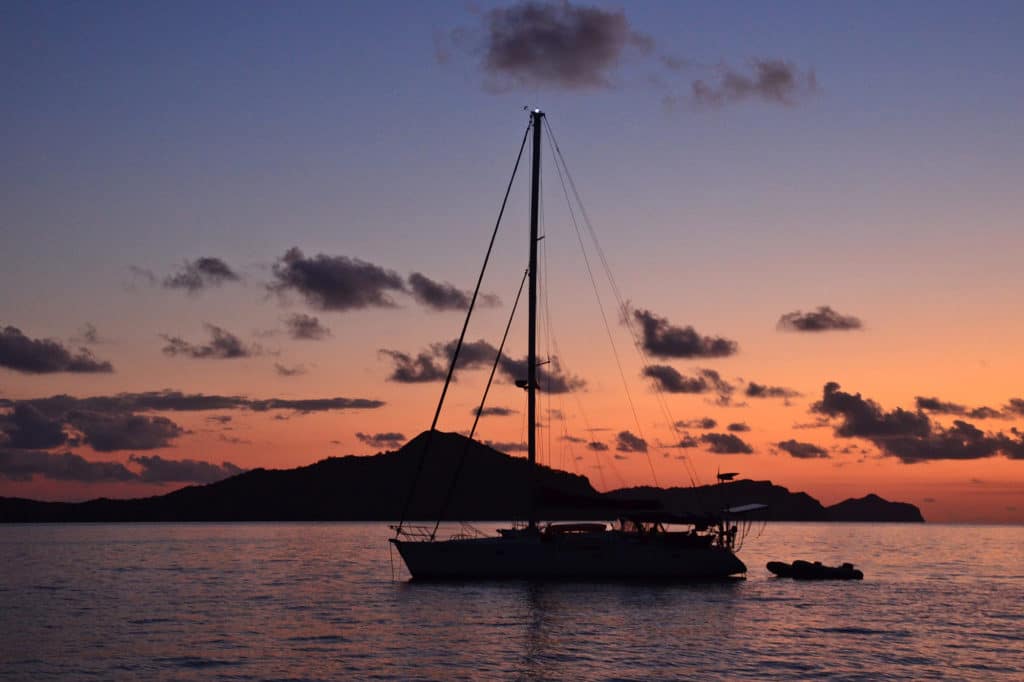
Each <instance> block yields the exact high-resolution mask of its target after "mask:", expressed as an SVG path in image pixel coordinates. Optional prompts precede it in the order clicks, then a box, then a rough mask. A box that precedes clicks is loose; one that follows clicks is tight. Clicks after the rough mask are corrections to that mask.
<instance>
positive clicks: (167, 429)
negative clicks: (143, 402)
mask: <svg viewBox="0 0 1024 682" xmlns="http://www.w3.org/2000/svg"><path fill="white" fill-rule="evenodd" d="M64 419H65V421H67V423H68V424H70V425H71V426H73V427H74V428H75V429H77V430H78V431H81V433H82V434H83V436H84V440H83V443H84V444H86V445H88V446H90V447H91V448H92V449H93V450H96V451H98V452H113V451H115V450H154V449H156V448H164V447H167V446H169V445H170V444H171V441H173V440H174V439H176V438H178V437H179V436H180V435H182V434H183V433H185V432H186V431H185V430H184V429H183V428H181V427H180V426H178V425H177V424H175V423H174V422H173V421H171V420H170V419H168V418H167V417H147V416H143V415H137V414H106V413H103V412H86V411H80V410H74V411H71V412H69V413H68V414H67V415H66V416H65V418H64Z"/></svg>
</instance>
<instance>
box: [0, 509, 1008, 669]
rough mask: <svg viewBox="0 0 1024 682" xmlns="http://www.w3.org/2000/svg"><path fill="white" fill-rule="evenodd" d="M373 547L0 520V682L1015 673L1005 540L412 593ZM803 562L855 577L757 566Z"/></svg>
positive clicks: (845, 539)
mask: <svg viewBox="0 0 1024 682" xmlns="http://www.w3.org/2000/svg"><path fill="white" fill-rule="evenodd" d="M496 525H497V524H480V527H481V528H485V529H490V528H493V527H496ZM387 537H388V530H387V527H386V526H384V525H383V524H146V525H141V524H140V525H115V524H112V525H24V526H21V525H18V526H0V556H2V562H3V563H2V566H3V568H2V574H0V678H3V679H32V680H37V679H46V678H60V679H89V678H98V679H104V680H107V679H203V680H206V679H326V680H337V679H379V678H386V679H444V680H448V679H565V680H577V679H631V680H634V679H635V680H650V679H742V678H750V679H760V680H763V679H787V680H789V679H821V678H826V677H827V678H834V679H878V678H881V677H890V678H908V679H909V678H913V679H942V678H946V679H978V680H990V679H1000V678H1001V679H1018V680H1019V679H1024V653H1022V651H1024V641H1022V639H1024V528H1022V527H997V526H991V527H988V526H931V525H925V526H919V525H914V526H910V525H896V526H879V525H867V524H863V525H862V524H837V525H825V524H770V525H768V526H767V527H766V528H764V530H763V531H762V533H761V535H760V536H759V537H753V536H752V537H750V538H748V539H747V542H746V544H745V546H744V547H743V549H742V550H741V552H740V556H741V557H742V558H743V559H744V561H745V562H746V563H747V566H748V567H749V568H750V573H749V574H748V578H747V580H744V581H735V582H732V583H728V584H710V585H707V584H705V585H689V586H688V585H622V584H558V583H526V582H520V583H509V584H460V585H450V584H444V585H438V584H418V583H417V584H411V583H408V582H406V580H407V578H408V575H407V574H406V573H405V569H404V567H403V566H402V565H401V560H400V559H399V557H398V555H397V554H395V555H394V575H395V579H392V565H391V563H390V559H389V550H388V545H387V542H386V538H387ZM801 557H805V558H819V559H822V560H825V561H826V562H828V563H832V562H839V561H842V560H849V561H853V562H855V563H856V564H857V565H858V566H860V567H861V568H863V570H864V573H865V576H866V578H865V580H864V581H863V582H862V583H800V582H794V581H787V580H779V579H775V578H773V577H772V576H770V574H768V572H767V571H766V570H765V569H764V564H765V562H766V561H768V560H769V559H793V558H801Z"/></svg>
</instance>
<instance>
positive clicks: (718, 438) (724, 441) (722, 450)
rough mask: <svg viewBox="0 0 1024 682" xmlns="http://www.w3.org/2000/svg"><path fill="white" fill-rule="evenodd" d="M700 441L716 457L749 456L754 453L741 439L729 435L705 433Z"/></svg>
mask: <svg viewBox="0 0 1024 682" xmlns="http://www.w3.org/2000/svg"><path fill="white" fill-rule="evenodd" d="M700 441H701V442H702V443H705V444H707V445H708V450H709V451H711V452H714V453H715V454H718V455H740V454H743V455H749V454H751V453H752V452H753V451H754V450H753V448H751V447H750V446H749V445H747V444H746V443H745V442H744V441H743V439H742V438H740V437H739V436H736V435H733V434H731V433H705V434H703V435H701V437H700Z"/></svg>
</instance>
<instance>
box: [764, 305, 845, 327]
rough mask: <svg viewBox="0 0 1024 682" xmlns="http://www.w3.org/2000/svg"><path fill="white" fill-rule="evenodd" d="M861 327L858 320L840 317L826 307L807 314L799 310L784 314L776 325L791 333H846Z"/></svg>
mask: <svg viewBox="0 0 1024 682" xmlns="http://www.w3.org/2000/svg"><path fill="white" fill-rule="evenodd" d="M863 326H864V324H863V323H862V322H861V321H860V319H859V318H857V317H854V316H853V315H841V314H840V313H837V312H836V311H835V310H832V308H831V307H829V306H827V305H823V306H819V307H818V309H817V310H815V311H813V312H809V313H804V312H801V311H799V310H797V311H794V312H792V313H786V314H785V315H783V316H782V317H780V318H779V322H778V324H777V325H776V327H777V328H778V329H780V330H783V331H791V332H825V331H848V330H851V329H861V328H862V327H863Z"/></svg>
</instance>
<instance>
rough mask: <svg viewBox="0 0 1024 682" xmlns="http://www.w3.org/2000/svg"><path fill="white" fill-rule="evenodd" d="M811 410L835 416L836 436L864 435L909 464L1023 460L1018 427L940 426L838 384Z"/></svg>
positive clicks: (829, 385) (960, 423)
mask: <svg viewBox="0 0 1024 682" xmlns="http://www.w3.org/2000/svg"><path fill="white" fill-rule="evenodd" d="M811 409H812V410H813V411H815V412H818V413H820V414H824V415H826V416H828V417H832V418H837V419H839V422H838V424H836V426H835V434H836V436H839V437H841V438H864V439H866V440H869V441H871V442H872V443H873V444H874V445H875V446H877V447H878V448H879V450H881V451H882V453H883V454H885V455H889V456H892V457H897V458H899V459H900V460H901V461H902V462H904V463H907V464H912V463H916V462H923V461H929V460H938V459H980V458H984V457H991V456H993V455H996V454H1000V453H1001V454H1003V455H1005V456H1007V457H1009V458H1011V459H1024V438H1022V436H1021V433H1020V432H1018V431H1017V430H1016V429H1011V432H1010V434H1011V435H1006V434H1003V433H985V432H983V431H982V430H981V429H979V428H977V427H976V426H974V425H973V424H970V423H968V422H965V421H961V420H955V421H954V422H953V426H951V427H949V428H944V427H942V426H941V425H939V424H935V423H933V422H932V421H931V419H929V417H928V415H927V414H925V413H924V412H922V411H917V412H910V411H907V410H904V409H902V408H899V407H897V408H895V409H894V410H891V411H888V412H887V411H885V410H883V409H882V407H881V406H880V405H879V404H878V403H876V402H874V401H873V400H867V399H865V398H863V397H861V395H860V393H856V394H851V393H846V392H844V391H842V390H840V386H839V384H837V383H835V382H829V383H827V384H825V388H824V391H823V395H822V399H821V400H820V401H819V402H816V403H815V404H814V405H812V407H811Z"/></svg>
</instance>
